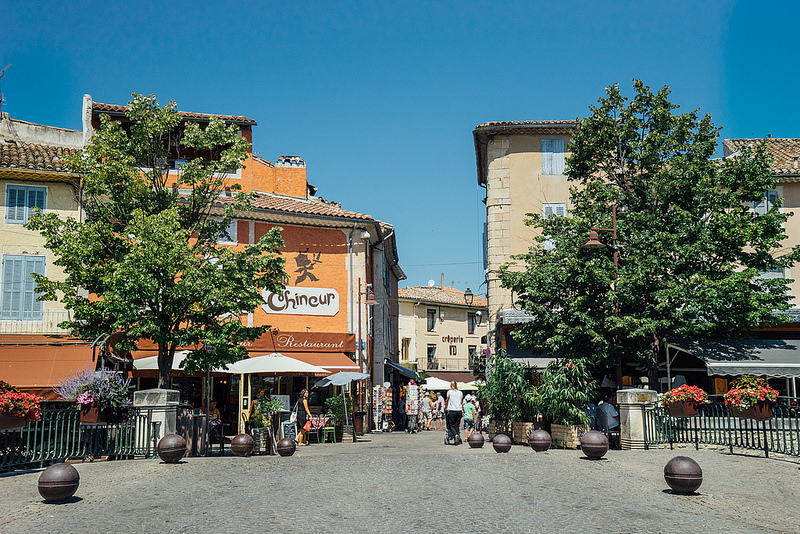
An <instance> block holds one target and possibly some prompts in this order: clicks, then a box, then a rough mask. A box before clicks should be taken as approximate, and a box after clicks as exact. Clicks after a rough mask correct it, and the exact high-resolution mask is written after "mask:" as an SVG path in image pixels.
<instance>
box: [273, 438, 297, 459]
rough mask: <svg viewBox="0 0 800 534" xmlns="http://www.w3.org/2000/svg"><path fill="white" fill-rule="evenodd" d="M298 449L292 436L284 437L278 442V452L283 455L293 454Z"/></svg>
mask: <svg viewBox="0 0 800 534" xmlns="http://www.w3.org/2000/svg"><path fill="white" fill-rule="evenodd" d="M296 450H297V443H295V442H294V440H293V439H292V438H283V439H282V440H280V441H279V442H278V454H280V455H281V456H291V455H293V454H294V451H296Z"/></svg>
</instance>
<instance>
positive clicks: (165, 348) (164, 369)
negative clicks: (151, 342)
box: [158, 343, 175, 389]
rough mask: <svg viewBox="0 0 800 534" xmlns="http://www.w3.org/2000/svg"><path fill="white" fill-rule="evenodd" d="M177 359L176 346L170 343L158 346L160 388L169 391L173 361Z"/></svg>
mask: <svg viewBox="0 0 800 534" xmlns="http://www.w3.org/2000/svg"><path fill="white" fill-rule="evenodd" d="M174 359H175V346H174V345H170V344H168V343H159V344H158V387H159V388H161V389H169V375H170V373H171V372H172V361H173V360H174Z"/></svg>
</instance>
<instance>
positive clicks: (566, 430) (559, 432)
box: [550, 423, 590, 449]
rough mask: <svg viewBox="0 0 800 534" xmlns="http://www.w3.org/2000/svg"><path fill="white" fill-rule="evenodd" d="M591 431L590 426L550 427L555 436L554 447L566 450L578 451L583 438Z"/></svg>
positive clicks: (555, 425) (556, 425)
mask: <svg viewBox="0 0 800 534" xmlns="http://www.w3.org/2000/svg"><path fill="white" fill-rule="evenodd" d="M589 430H590V428H589V425H558V424H556V423H553V424H552V425H550V432H551V433H552V435H553V445H554V446H556V447H562V448H565V449H577V448H578V447H579V446H580V444H581V437H582V436H583V434H584V433H586V432H588V431H589Z"/></svg>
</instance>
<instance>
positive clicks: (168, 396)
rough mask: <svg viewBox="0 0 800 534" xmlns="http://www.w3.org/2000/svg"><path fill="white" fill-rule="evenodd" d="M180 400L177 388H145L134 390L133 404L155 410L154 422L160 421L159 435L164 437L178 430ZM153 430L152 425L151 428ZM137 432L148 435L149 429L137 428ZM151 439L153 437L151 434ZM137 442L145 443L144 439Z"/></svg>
mask: <svg viewBox="0 0 800 534" xmlns="http://www.w3.org/2000/svg"><path fill="white" fill-rule="evenodd" d="M179 400H180V392H179V391H178V390H175V389H143V390H141V391H134V392H133V405H134V406H135V407H137V408H143V409H151V410H153V418H152V420H151V421H152V422H153V423H160V424H159V425H158V426H159V431H158V433H159V436H158V438H159V439H160V438H163V437H164V436H167V435H169V434H175V433H176V432H177V421H178V401H179ZM150 430H151V431H152V427H151V429H150ZM136 432H137V434H138V433H140V432H141V433H143V434H144V435H145V436H146V435H147V429H144V428H141V429H140V428H137V429H136ZM151 439H153V437H152V436H151ZM137 442H139V443H144V441H139V439H138V438H137Z"/></svg>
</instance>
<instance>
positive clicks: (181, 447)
mask: <svg viewBox="0 0 800 534" xmlns="http://www.w3.org/2000/svg"><path fill="white" fill-rule="evenodd" d="M156 452H158V457H159V458H161V459H162V460H163V461H164V462H166V463H168V464H176V463H178V462H179V461H180V459H181V458H183V457H184V456H186V440H185V439H183V438H182V437H181V436H179V435H178V434H167V435H166V436H164V437H163V438H161V439H160V440H158V446H157V447H156Z"/></svg>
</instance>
